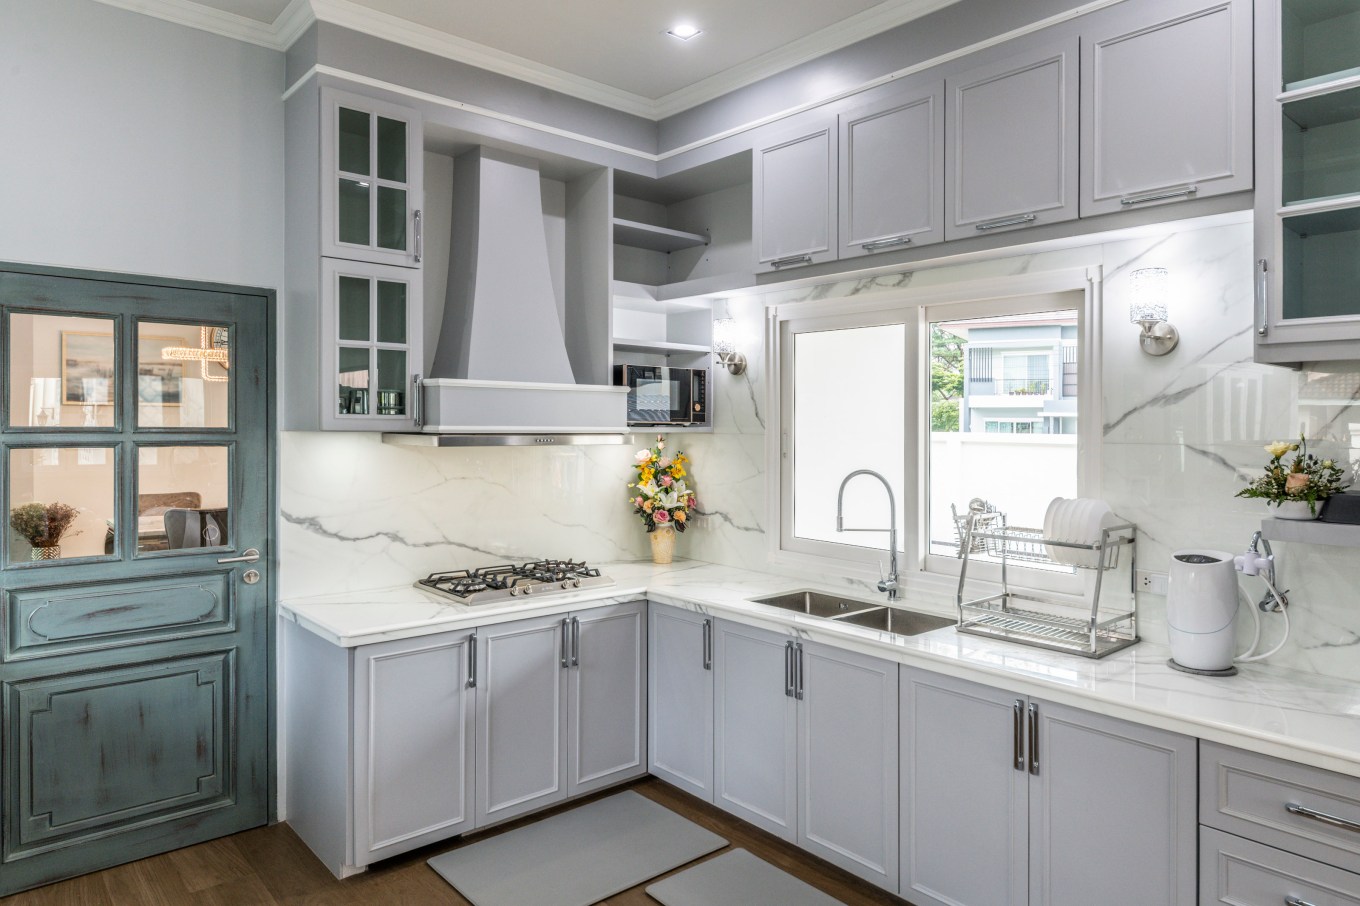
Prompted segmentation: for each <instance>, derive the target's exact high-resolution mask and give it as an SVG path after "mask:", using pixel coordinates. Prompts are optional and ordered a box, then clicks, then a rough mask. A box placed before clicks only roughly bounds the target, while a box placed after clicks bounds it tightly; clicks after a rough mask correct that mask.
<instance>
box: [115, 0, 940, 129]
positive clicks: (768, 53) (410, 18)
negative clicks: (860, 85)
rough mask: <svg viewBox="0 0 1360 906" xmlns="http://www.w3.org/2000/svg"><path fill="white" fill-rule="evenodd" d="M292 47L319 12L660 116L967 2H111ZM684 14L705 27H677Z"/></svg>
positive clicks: (343, 22)
mask: <svg viewBox="0 0 1360 906" xmlns="http://www.w3.org/2000/svg"><path fill="white" fill-rule="evenodd" d="M102 2H105V3H109V4H111V5H115V6H122V7H125V8H128V9H134V10H136V11H138V12H145V13H149V14H151V15H157V16H160V17H161V18H167V19H172V20H175V21H180V22H182V23H184V24H187V25H194V26H197V27H202V28H206V29H207V30H209V31H215V32H217V33H220V34H231V35H232V36H233V37H239V38H243V39H245V40H250V41H253V42H254V43H259V44H266V45H273V46H278V47H281V48H282V47H286V46H287V45H288V44H289V43H291V41H292V40H293V39H295V38H296V36H297V35H298V34H299V33H300V32H301V31H302V30H303V29H305V28H306V26H307V25H308V24H310V22H311V21H313V20H314V19H321V20H324V21H329V22H336V23H338V24H341V25H345V26H347V27H350V28H356V29H358V30H360V31H365V32H368V33H370V34H376V35H378V36H380V37H384V38H389V39H391V40H395V41H400V42H401V43H406V44H410V45H412V46H416V47H419V48H420V49H422V50H428V51H433V52H436V53H441V54H443V55H444V56H448V57H451V58H454V59H460V60H464V61H466V62H469V63H472V64H474V65H478V66H482V67H484V68H488V69H492V70H493V71H499V72H503V73H506V74H509V75H514V76H516V77H517V78H523V79H526V80H528V81H531V82H534V83H536V84H540V85H544V86H545V87H549V88H553V89H555V90H559V91H564V92H566V93H569V94H572V95H575V96H578V97H583V98H585V99H587V100H592V101H596V102H598V103H604V104H608V105H609V106H612V107H615V108H618V109H621V110H626V111H628V112H630V113H637V114H640V115H644V116H651V117H654V118H659V117H661V116H668V115H670V114H672V113H676V112H679V111H680V110H683V109H686V108H688V107H691V106H694V105H695V104H699V103H703V102H704V101H706V100H710V99H711V98H713V97H717V96H719V95H721V94H723V93H725V92H727V91H731V90H732V89H734V88H737V87H740V86H741V85H743V84H747V83H749V82H752V81H755V80H757V79H760V78H764V77H765V76H768V75H771V74H773V73H775V72H778V71H780V70H783V69H787V68H789V67H790V66H795V65H797V64H799V63H801V62H804V61H806V60H809V59H812V58H813V57H816V56H820V55H822V54H824V53H828V52H830V51H832V50H835V49H837V48H839V47H844V46H846V45H847V44H850V43H853V42H854V41H858V40H860V39H862V38H866V37H868V36H870V35H873V34H877V33H878V32H881V31H884V30H886V29H889V28H892V27H894V26H897V25H900V24H902V23H903V22H908V21H911V20H912V19H915V18H919V17H920V16H922V15H925V14H926V13H929V12H931V11H933V10H935V9H938V8H940V7H942V6H946V5H948V4H950V3H953V2H956V0H835V2H827V0H677V2H676V3H661V2H659V0H573V2H569V3H564V2H562V0H500V2H493V3H487V2H484V0H196V2H195V0H102ZM681 22H688V23H691V24H693V25H695V26H697V27H699V28H701V29H702V30H703V33H702V34H700V35H698V36H697V37H695V38H692V39H690V40H689V41H681V40H678V39H676V38H673V37H670V36H669V35H667V34H665V32H666V29H668V28H670V27H672V26H674V25H676V24H679V23H681Z"/></svg>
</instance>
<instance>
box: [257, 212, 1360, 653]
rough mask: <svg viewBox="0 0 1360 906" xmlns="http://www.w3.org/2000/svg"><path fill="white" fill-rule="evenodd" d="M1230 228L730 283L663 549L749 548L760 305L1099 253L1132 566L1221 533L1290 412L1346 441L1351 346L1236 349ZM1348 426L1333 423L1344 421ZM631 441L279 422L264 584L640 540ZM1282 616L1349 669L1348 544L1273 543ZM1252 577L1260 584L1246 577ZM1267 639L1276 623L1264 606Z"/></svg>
mask: <svg viewBox="0 0 1360 906" xmlns="http://www.w3.org/2000/svg"><path fill="white" fill-rule="evenodd" d="M1252 264H1253V262H1252V236H1251V225H1250V223H1249V222H1245V221H1242V220H1240V219H1239V221H1238V222H1229V223H1223V222H1221V221H1217V222H1211V225H1204V224H1194V223H1191V224H1186V225H1180V226H1179V228H1178V226H1175V225H1173V226H1171V227H1168V229H1167V230H1166V231H1165V232H1161V233H1157V234H1148V235H1146V236H1144V237H1142V238H1136V239H1127V240H1121V241H1118V242H1107V243H1104V244H1101V245H1092V246H1087V247H1083V248H1078V249H1066V250H1062V251H1049V252H1041V253H1037V254H1028V255H1018V256H1013V257H1007V258H995V259H991V260H987V261H980V262H974V263H968V264H962V265H952V266H944V267H935V268H931V269H919V270H916V271H913V272H904V273H900V274H890V275H886V276H885V275H879V276H874V277H869V278H864V279H860V280H846V281H841V282H837V283H829V284H822V285H817V286H810V287H800V288H797V289H787V290H775V291H770V292H766V293H763V294H751V295H744V296H740V297H733V298H729V299H726V300H723V301H721V302H719V303H718V305H719V308H720V309H721V308H726V311H725V312H724V311H719V314H720V315H722V314H727V315H728V316H731V317H733V318H735V319H736V320H737V323H738V326H739V328H740V330H741V332H742V336H741V338H740V339H741V342H740V343H739V348H740V349H741V351H743V352H745V353H746V355H747V357H748V359H749V360H750V363H749V365H748V368H747V370H746V373H745V374H743V375H739V376H734V375H729V374H727V373H726V372H725V371H723V370H721V369H715V374H714V381H713V384H714V388H713V389H714V393H715V397H716V399H715V406H714V411H715V431H714V432H713V433H712V434H691V435H681V434H674V435H671V436H670V438H669V440H670V443H671V444H672V447H673V448H678V449H684V450H685V451H686V452H688V453H689V454H690V456H691V457H692V459H693V468H692V474H693V477H694V482H695V486H696V488H697V490H698V495H699V502H700V509H701V511H702V512H703V516H702V518H701V519H700V520H699V521H698V522H697V523H696V524H695V525H694V526H693V529H692V530H691V531H689V532H687V533H686V534H685V535H684V536H683V537H682V538H681V539H680V542H679V544H678V546H677V554H678V555H680V556H688V557H694V558H696V559H701V560H707V561H711V562H715V563H721V564H726V565H731V566H739V567H751V568H756V569H761V568H765V567H766V565H767V551H768V541H767V534H766V533H767V530H768V528H769V527H768V526H767V525H766V524H765V523H766V519H767V516H766V513H767V509H766V493H767V485H766V474H765V472H766V469H765V456H766V454H765V445H766V437H765V427H766V419H767V415H768V413H767V411H766V407H767V406H768V405H769V402H768V400H767V393H766V389H767V388H766V387H765V386H764V377H765V375H764V362H763V357H762V355H761V349H762V345H763V336H764V316H763V313H764V309H765V307H766V306H767V305H770V304H775V303H782V302H793V301H802V300H807V299H821V298H837V297H848V296H863V295H866V294H871V293H876V292H889V291H895V290H900V289H901V288H903V287H927V286H946V285H949V284H953V283H959V282H963V281H971V280H976V279H985V278H990V277H1003V276H1008V275H1018V274H1028V273H1035V272H1039V271H1044V270H1056V269H1068V268H1072V267H1086V266H1101V267H1103V271H1104V277H1105V282H1104V321H1105V323H1104V333H1103V348H1102V357H1103V392H1104V405H1103V409H1104V413H1103V422H1104V430H1103V441H1102V445H1101V450H1100V455H1101V462H1102V468H1101V479H1100V494H1101V496H1103V497H1104V498H1105V499H1106V500H1108V501H1109V502H1110V503H1111V505H1112V506H1113V507H1114V509H1115V510H1116V511H1117V512H1119V513H1121V514H1122V515H1124V516H1126V517H1127V518H1129V519H1131V520H1133V521H1134V522H1136V523H1137V524H1138V526H1139V531H1140V538H1139V550H1138V555H1139V565H1140V566H1141V567H1143V568H1146V569H1151V570H1155V571H1158V572H1165V571H1166V569H1167V565H1168V563H1169V559H1170V554H1171V552H1172V551H1174V550H1178V549H1180V548H1185V547H1201V548H1205V547H1207V548H1216V549H1221V550H1226V551H1240V550H1241V549H1242V548H1244V547H1245V546H1246V544H1247V542H1248V540H1249V539H1250V536H1251V533H1252V532H1253V531H1254V530H1255V529H1256V528H1258V527H1259V523H1260V519H1261V517H1262V516H1263V515H1267V513H1266V510H1265V507H1264V505H1263V504H1262V503H1261V502H1259V501H1251V500H1243V499H1239V498H1236V497H1234V496H1233V495H1234V493H1235V492H1236V491H1237V490H1238V489H1239V488H1240V487H1241V486H1242V485H1243V484H1244V483H1245V479H1246V477H1247V476H1250V475H1253V474H1255V473H1256V472H1257V471H1258V470H1259V469H1260V468H1261V467H1262V466H1263V465H1264V464H1265V461H1266V459H1267V458H1268V457H1267V456H1266V454H1265V452H1264V450H1263V449H1262V448H1263V446H1264V445H1265V444H1267V443H1269V442H1271V441H1274V440H1282V439H1287V438H1292V437H1297V436H1298V434H1299V433H1300V432H1301V431H1302V432H1303V433H1304V434H1305V435H1306V436H1307V437H1308V439H1309V443H1310V447H1311V448H1313V449H1316V450H1317V452H1319V453H1326V454H1327V455H1331V456H1336V457H1339V458H1342V459H1346V460H1353V459H1357V458H1360V365H1357V364H1356V363H1348V364H1345V365H1341V366H1336V367H1331V366H1329V369H1328V370H1327V371H1308V370H1303V371H1293V370H1289V369H1285V368H1279V367H1275V366H1269V365H1256V364H1254V363H1253V362H1252V361H1251V359H1252V338H1251V318H1252V314H1251V313H1252V272H1253V269H1252ZM1153 265H1155V266H1160V267H1166V268H1168V269H1169V270H1170V271H1171V274H1172V280H1173V281H1174V282H1173V298H1172V302H1171V320H1172V322H1173V323H1175V324H1176V326H1177V327H1178V328H1179V329H1180V332H1181V344H1180V347H1179V348H1178V349H1177V350H1176V351H1175V352H1174V353H1172V354H1171V355H1169V356H1167V357H1165V358H1162V359H1154V358H1151V357H1148V356H1145V355H1143V353H1142V352H1141V351H1140V350H1139V348H1138V344H1137V342H1136V336H1137V327H1136V326H1134V325H1131V324H1129V323H1128V316H1127V312H1128V279H1127V275H1128V273H1129V271H1131V270H1133V269H1135V268H1137V267H1142V266H1153ZM1352 426H1354V430H1353V429H1352ZM636 440H637V441H638V443H637V445H635V446H625V447H622V448H617V447H576V448H562V449H554V450H538V449H485V448H483V449H478V448H471V449H462V450H457V449H446V450H418V449H411V448H400V447H390V446H385V445H383V444H381V442H380V441H379V439H378V438H377V437H376V436H368V435H334V434H324V435H323V434H300V433H285V434H284V435H283V436H282V451H281V461H282V480H281V491H282V510H283V517H282V537H281V539H280V543H281V551H282V555H283V567H282V569H283V574H282V584H281V587H282V595H283V597H285V598H287V597H296V596H302V595H311V594H321V593H332V592H337V591H346V590H353V589H359V588H377V587H383V586H390V585H398V584H403V583H405V582H409V581H411V580H412V579H413V578H414V577H415V576H417V575H421V574H424V573H427V572H430V571H433V570H436V569H441V568H450V567H458V566H465V565H469V564H477V563H485V562H487V561H489V560H496V559H502V558H504V559H516V558H523V557H530V556H542V555H544V554H548V555H561V556H572V557H586V558H589V559H593V560H607V559H629V558H637V557H645V556H646V555H647V541H646V536H645V534H644V533H643V532H642V531H641V528H640V526H639V524H638V523H637V521H636V520H635V519H634V518H633V517H632V515H631V513H630V510H629V507H628V505H627V502H626V499H625V498H626V493H625V489H624V484H625V483H626V481H627V476H628V474H629V472H630V470H629V466H630V463H631V461H632V453H633V450H634V449H635V448H636V446H641V445H643V444H645V443H646V442H647V441H648V440H649V438H648V437H646V436H638V437H637V438H636ZM1276 551H1277V553H1278V554H1279V563H1280V580H1281V583H1282V585H1281V587H1288V588H1289V589H1291V599H1292V601H1293V606H1292V607H1291V611H1290V613H1291V617H1292V619H1293V624H1294V625H1293V635H1292V636H1291V639H1290V641H1289V644H1288V645H1287V646H1286V647H1285V649H1283V650H1282V651H1281V652H1280V653H1279V654H1278V655H1276V656H1274V657H1272V658H1271V663H1274V664H1278V665H1281V666H1295V667H1300V668H1303V669H1307V670H1311V671H1315V672H1318V673H1322V674H1327V675H1332V676H1338V677H1344V678H1352V679H1360V554H1357V552H1355V551H1353V550H1351V549H1347V548H1325V547H1314V546H1306V545H1293V544H1290V545H1286V544H1281V545H1277V546H1276ZM1247 587H1248V589H1249V591H1250V593H1251V594H1253V595H1256V594H1258V593H1259V591H1260V589H1258V588H1252V587H1251V586H1247ZM1164 603H1165V599H1163V598H1161V597H1157V596H1151V595H1142V596H1140V601H1139V608H1140V618H1141V626H1142V630H1143V635H1144V636H1145V637H1147V638H1150V639H1155V640H1158V641H1165V621H1164ZM1267 620H1268V623H1267V627H1266V632H1267V637H1268V639H1270V638H1273V636H1272V635H1270V633H1273V632H1275V631H1277V625H1278V621H1273V618H1269V617H1268V618H1267Z"/></svg>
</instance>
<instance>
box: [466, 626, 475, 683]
mask: <svg viewBox="0 0 1360 906" xmlns="http://www.w3.org/2000/svg"><path fill="white" fill-rule="evenodd" d="M467 684H468V688H469V689H475V688H477V633H475V632H474V633H473V634H472V635H471V636H470V637H469V638H468V681H467Z"/></svg>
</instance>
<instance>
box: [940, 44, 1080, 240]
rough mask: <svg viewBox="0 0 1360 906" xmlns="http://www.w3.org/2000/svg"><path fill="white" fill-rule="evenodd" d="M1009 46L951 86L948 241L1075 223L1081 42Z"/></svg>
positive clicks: (948, 86) (948, 83)
mask: <svg viewBox="0 0 1360 906" xmlns="http://www.w3.org/2000/svg"><path fill="white" fill-rule="evenodd" d="M1003 47H1004V48H1005V49H1006V50H1009V51H1010V52H1012V53H1016V52H1017V51H1020V52H1019V53H1017V54H1016V55H1014V56H1010V57H1007V58H1006V59H1002V60H997V61H995V62H990V63H987V64H984V65H981V66H978V67H977V68H975V69H971V70H968V71H965V72H961V73H959V74H958V75H956V76H954V77H952V78H949V79H947V80H946V82H945V89H946V105H945V141H946V148H947V150H946V154H945V172H946V198H947V199H948V202H947V203H948V216H947V219H946V222H945V238H946V239H964V238H967V237H969V236H980V235H984V234H987V233H995V232H1000V231H1005V230H1015V229H1021V228H1024V227H1031V226H1037V225H1039V224H1046V223H1058V222H1060V221H1064V220H1072V219H1074V218H1076V216H1077V110H1078V95H1077V39H1076V38H1074V37H1063V38H1054V37H1052V36H1050V35H1047V34H1045V33H1044V32H1039V33H1038V34H1037V35H1035V36H1033V37H1032V38H1021V39H1017V40H1015V41H1012V42H1009V43H1007V44H1006V45H1003ZM1022 47H1023V48H1024V49H1023V50H1021V48H1022Z"/></svg>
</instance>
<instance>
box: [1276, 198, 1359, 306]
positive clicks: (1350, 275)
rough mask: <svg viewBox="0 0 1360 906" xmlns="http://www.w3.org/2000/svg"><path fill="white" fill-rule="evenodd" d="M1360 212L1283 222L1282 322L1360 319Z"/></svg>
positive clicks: (1353, 210)
mask: <svg viewBox="0 0 1360 906" xmlns="http://www.w3.org/2000/svg"><path fill="white" fill-rule="evenodd" d="M1357 286H1360V208H1347V209H1345V210H1341V211H1322V212H1318V213H1316V214H1303V215H1300V216H1298V217H1286V218H1284V300H1283V301H1284V305H1283V310H1284V317H1285V318H1286V319H1293V318H1328V317H1353V316H1355V315H1356V314H1360V292H1357V291H1356V287H1357Z"/></svg>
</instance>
